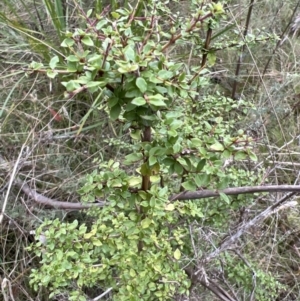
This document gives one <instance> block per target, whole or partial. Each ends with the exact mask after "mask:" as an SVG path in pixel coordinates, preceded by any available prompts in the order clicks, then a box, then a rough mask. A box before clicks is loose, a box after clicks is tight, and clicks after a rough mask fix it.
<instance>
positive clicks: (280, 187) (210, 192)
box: [169, 185, 300, 201]
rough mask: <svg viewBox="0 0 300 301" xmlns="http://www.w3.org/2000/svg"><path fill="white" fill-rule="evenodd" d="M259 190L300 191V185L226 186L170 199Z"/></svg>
mask: <svg viewBox="0 0 300 301" xmlns="http://www.w3.org/2000/svg"><path fill="white" fill-rule="evenodd" d="M257 192H300V185H269V186H245V187H234V188H226V189H223V190H219V191H218V190H199V191H184V192H180V193H179V194H177V195H172V196H170V197H169V200H172V201H186V200H197V199H203V198H211V197H218V196H220V193H224V194H226V195H239V194H246V193H257Z"/></svg>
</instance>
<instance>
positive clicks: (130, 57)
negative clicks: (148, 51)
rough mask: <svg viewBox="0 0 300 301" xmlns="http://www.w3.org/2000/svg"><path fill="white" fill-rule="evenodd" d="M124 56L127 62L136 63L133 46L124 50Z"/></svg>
mask: <svg viewBox="0 0 300 301" xmlns="http://www.w3.org/2000/svg"><path fill="white" fill-rule="evenodd" d="M123 53H124V56H125V58H126V59H127V61H132V62H133V61H134V60H135V52H134V49H133V48H132V46H131V45H128V46H126V47H125V48H124V50H123Z"/></svg>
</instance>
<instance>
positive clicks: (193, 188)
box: [181, 180, 197, 191]
mask: <svg viewBox="0 0 300 301" xmlns="http://www.w3.org/2000/svg"><path fill="white" fill-rule="evenodd" d="M181 185H182V187H183V188H184V189H185V190H188V191H196V190H197V186H196V184H195V182H192V181H191V180H189V181H186V182H184V183H182V184H181Z"/></svg>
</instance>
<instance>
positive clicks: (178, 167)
mask: <svg viewBox="0 0 300 301" xmlns="http://www.w3.org/2000/svg"><path fill="white" fill-rule="evenodd" d="M174 170H175V172H176V173H177V174H178V175H182V173H183V167H182V166H181V164H180V163H179V162H176V163H175V164H174Z"/></svg>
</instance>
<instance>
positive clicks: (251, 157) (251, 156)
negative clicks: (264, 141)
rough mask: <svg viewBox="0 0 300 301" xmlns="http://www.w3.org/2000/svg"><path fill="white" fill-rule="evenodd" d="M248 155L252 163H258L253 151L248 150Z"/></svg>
mask: <svg viewBox="0 0 300 301" xmlns="http://www.w3.org/2000/svg"><path fill="white" fill-rule="evenodd" d="M248 155H249V157H250V159H251V160H252V161H255V162H256V161H257V156H256V154H255V153H254V152H252V151H251V150H248Z"/></svg>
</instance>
